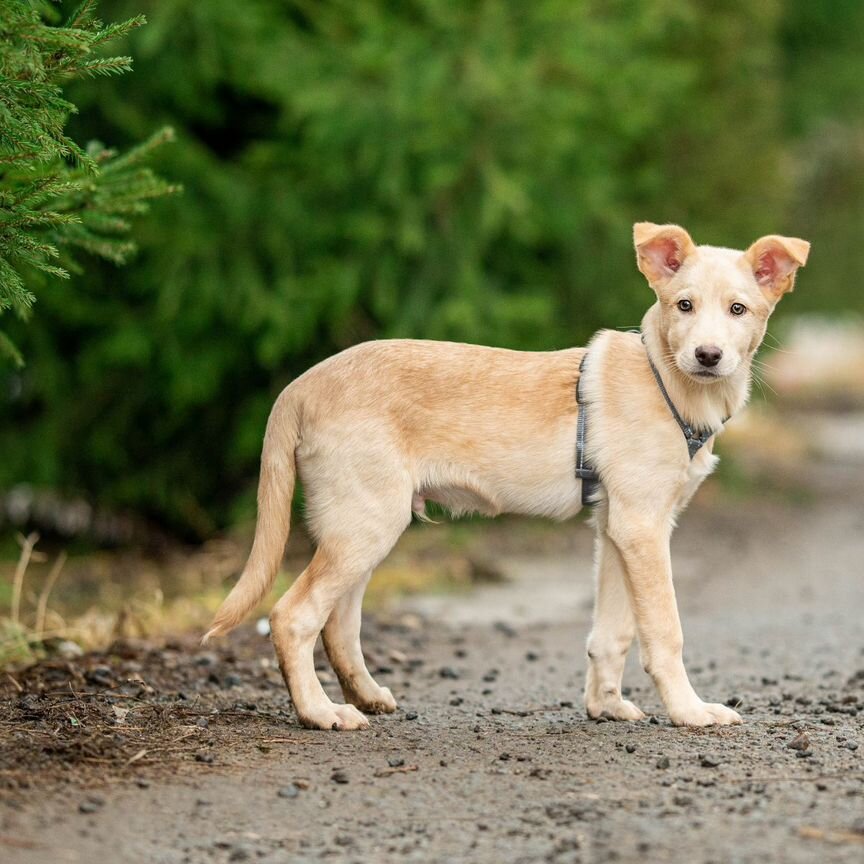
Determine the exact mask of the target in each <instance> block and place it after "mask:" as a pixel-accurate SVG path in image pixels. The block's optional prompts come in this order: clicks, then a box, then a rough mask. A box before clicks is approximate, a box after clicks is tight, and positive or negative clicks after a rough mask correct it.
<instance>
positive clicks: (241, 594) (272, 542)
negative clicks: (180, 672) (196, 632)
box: [201, 391, 300, 644]
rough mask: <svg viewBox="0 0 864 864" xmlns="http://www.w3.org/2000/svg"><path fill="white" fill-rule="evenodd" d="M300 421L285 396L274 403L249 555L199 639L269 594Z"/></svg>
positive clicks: (230, 624) (219, 632)
mask: <svg viewBox="0 0 864 864" xmlns="http://www.w3.org/2000/svg"><path fill="white" fill-rule="evenodd" d="M299 425H300V423H299V417H298V412H297V407H296V405H295V404H292V401H291V397H290V396H289V394H288V391H285V392H283V394H282V395H281V396H280V397H279V399H277V400H276V404H275V405H274V406H273V410H272V411H271V412H270V419H269V420H268V421H267V431H266V433H265V435H264V447H263V449H262V451H261V478H260V480H259V482H258V521H257V523H256V525H255V540H254V542H253V543H252V552H251V553H250V554H249V560H248V561H247V562H246V566H245V567H244V568H243V573H242V574H241V576H240V579H239V580H238V581H237V584H236V585H235V586H234V587H233V588H232V589H231V593H230V594H229V595H228V596H227V597H226V598H225V600H224V602H223V603H222V605H221V606H220V607H219V610H218V611H217V612H216V616H215V618H214V619H213V624H212V625H211V627H210V629H209V630H208V631H207V633H206V634H205V635H204V638H203V639H202V640H201V642H202V644H205V643H207V642H208V641H209V640H210V639H212V638H213V637H214V636H224V635H225V634H226V633H230V632H231V631H232V630H233V629H234V628H235V627H236V626H237V625H238V624H239V623H240V622H241V621H242V620H243V619H244V618H245V617H246V615H248V614H249V612H250V611H251V610H252V609H253V608H254V607H255V606H257V605H258V603H259V602H260V601H261V599H262V598H263V597H264V595H265V594H266V593H267V592H268V591H269V590H270V589H271V587H272V586H273V582H274V581H275V580H276V574H277V573H278V571H279V565H280V563H281V562H282V555H283V554H284V552H285V543H286V541H287V540H288V529H289V527H290V524H291V501H292V499H293V497H294V481H295V479H296V475H297V466H296V463H295V457H294V450H295V448H296V447H297V442H298V440H299V436H300V433H299Z"/></svg>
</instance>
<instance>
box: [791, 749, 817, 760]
mask: <svg viewBox="0 0 864 864" xmlns="http://www.w3.org/2000/svg"><path fill="white" fill-rule="evenodd" d="M795 755H796V756H797V757H798V758H799V759H809V758H810V757H811V756H812V755H813V751H812V750H797V751H796V752H795Z"/></svg>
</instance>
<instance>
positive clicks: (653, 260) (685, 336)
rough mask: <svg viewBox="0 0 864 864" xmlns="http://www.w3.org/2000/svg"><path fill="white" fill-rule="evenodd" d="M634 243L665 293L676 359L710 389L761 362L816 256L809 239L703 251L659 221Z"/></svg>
mask: <svg viewBox="0 0 864 864" xmlns="http://www.w3.org/2000/svg"><path fill="white" fill-rule="evenodd" d="M633 239H634V242H635V245H636V260H637V262H638V265H639V269H640V270H641V271H642V273H643V274H644V276H645V278H646V279H647V280H648V284H649V285H650V286H651V287H652V288H653V289H654V291H655V293H656V294H657V299H658V301H659V303H658V305H659V307H660V327H661V330H662V335H663V337H664V338H665V342H666V344H667V345H668V349H669V352H670V357H669V358H668V359H669V360H671V361H672V362H674V363H675V365H676V366H677V367H678V369H679V370H680V371H681V372H683V373H684V374H685V375H686V376H688V377H689V378H691V379H693V380H696V381H701V382H704V383H711V382H714V381H719V380H721V379H723V378H726V377H727V376H729V375H731V374H733V373H734V372H735V371H736V370H737V369H738V368H739V366H740V365H741V363H742V362H744V361H747V360H749V359H750V358H751V357H752V356H753V354H754V353H755V352H756V349H757V348H758V347H759V345H760V343H761V342H762V338H763V336H764V335H765V327H766V325H767V322H768V317H769V316H770V314H771V312H772V311H773V310H774V307H775V306H776V305H777V301H778V300H779V299H780V298H781V297H782V296H783V295H784V294H785V293H786V292H787V291H791V290H792V288H793V285H794V283H795V273H796V271H797V270H798V268H799V267H803V266H804V264H805V263H806V262H807V254H808V252H809V251H810V244H809V243H807V242H806V241H805V240H798V239H797V238H795V237H780V236H778V235H774V234H772V235H769V236H768V237H762V238H761V239H760V240H757V241H756V242H755V243H754V244H753V245H752V246H751V247H750V248H749V249H748V250H747V251H746V252H739V251H737V250H734V249H720V248H718V247H715V246H697V245H696V244H695V243H694V242H693V240H692V239H691V238H690V235H689V234H688V233H687V232H686V231H685V230H684V229H683V228H680V227H679V226H678V225H654V224H653V223H651V222H637V223H636V225H634V226H633Z"/></svg>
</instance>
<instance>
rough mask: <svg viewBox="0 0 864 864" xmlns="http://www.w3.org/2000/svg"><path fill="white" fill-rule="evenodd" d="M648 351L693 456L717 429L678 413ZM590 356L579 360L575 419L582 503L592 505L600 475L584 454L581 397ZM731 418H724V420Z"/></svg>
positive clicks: (584, 413) (584, 417)
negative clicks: (698, 426)
mask: <svg viewBox="0 0 864 864" xmlns="http://www.w3.org/2000/svg"><path fill="white" fill-rule="evenodd" d="M642 344H643V345H644V344H645V337H644V335H643V336H642ZM645 355H646V357H647V358H648V365H649V366H650V367H651V371H652V372H653V373H654V380H655V381H656V382H657V387H658V388H659V389H660V392H661V393H662V394H663V398H664V399H665V400H666V404H667V405H668V406H669V411H670V412H671V414H672V416H673V417H674V418H675V422H676V423H677V424H678V428H679V429H680V430H681V432H682V434H683V435H684V440H685V441H686V442H687V452H688V453H689V454H690V458H691V459H692V458H693V457H694V456H695V455H696V454H697V453H698V452H699V451H700V450H701V449H702V448H703V447H704V446H705V444H706V443H707V442H708V439H709V438H711V436H712V435H714V434H716V433H717V431H718V430H717V429H694V428H693V427H692V426H691V425H690V424H689V423H687V422H686V421H685V420H684V418H683V417H682V416H681V415H680V414H679V413H678V409H677V408H676V407H675V403H674V402H673V401H672V399H671V398H670V397H669V394H668V393H667V392H666V387H665V385H664V384H663V379H662V378H661V377H660V373H659V372H658V371H657V367H656V366H655V365H654V361H653V360H652V359H651V355H650V354H648V349H647V348H646V349H645ZM587 359H588V352H587V351H586V352H585V354H584V355H583V357H582V362H581V363H580V364H579V380H578V381H577V382H576V403H577V404H578V405H579V418H578V419H577V421H576V478H577V479H578V480H581V481H582V505H583V506H586V505H589V506H590V505H593V504H596V503H597V499H596V492H597V489H598V487H599V486H600V483H601V481H600V475H599V474H598V473H597V470H596V469H595V468H593V467H592V466H591V464H590V463H589V462H588V460H587V459H586V457H585V436H586V433H587V431H588V410H587V409H588V403H587V402H586V401H585V400H584V398H583V397H582V373H583V372H584V371H585V361H586V360H587ZM728 419H729V418H728V417H726V418H725V419H724V420H723V423H724V424H725V423H726V421H727V420H728Z"/></svg>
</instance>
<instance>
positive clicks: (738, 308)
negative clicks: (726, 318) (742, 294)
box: [729, 303, 747, 315]
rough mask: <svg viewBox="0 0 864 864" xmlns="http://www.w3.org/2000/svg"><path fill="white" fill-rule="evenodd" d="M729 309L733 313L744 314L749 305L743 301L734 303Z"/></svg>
mask: <svg viewBox="0 0 864 864" xmlns="http://www.w3.org/2000/svg"><path fill="white" fill-rule="evenodd" d="M729 311H730V312H731V313H732V314H733V315H743V314H744V313H745V312H746V311H747V307H746V306H745V305H744V304H743V303H733V304H732V305H731V306H730V307H729Z"/></svg>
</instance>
